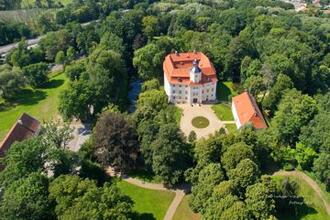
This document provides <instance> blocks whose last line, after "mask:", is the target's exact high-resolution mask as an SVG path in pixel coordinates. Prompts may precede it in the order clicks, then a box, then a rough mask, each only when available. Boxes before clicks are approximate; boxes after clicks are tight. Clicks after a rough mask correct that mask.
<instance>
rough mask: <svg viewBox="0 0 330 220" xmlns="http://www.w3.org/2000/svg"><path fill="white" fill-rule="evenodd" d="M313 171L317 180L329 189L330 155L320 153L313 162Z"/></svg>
mask: <svg viewBox="0 0 330 220" xmlns="http://www.w3.org/2000/svg"><path fill="white" fill-rule="evenodd" d="M313 171H314V172H315V174H316V176H317V178H318V179H319V180H321V181H322V182H323V183H324V184H325V185H326V187H327V190H329V189H330V155H329V154H328V153H321V154H320V155H319V157H318V158H317V159H316V160H315V161H314V167H313Z"/></svg>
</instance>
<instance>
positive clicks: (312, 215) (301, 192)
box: [277, 177, 329, 220]
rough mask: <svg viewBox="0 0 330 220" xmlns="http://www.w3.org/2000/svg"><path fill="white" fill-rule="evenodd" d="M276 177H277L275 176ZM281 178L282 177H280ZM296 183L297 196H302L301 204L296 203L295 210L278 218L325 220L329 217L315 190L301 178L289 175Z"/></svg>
mask: <svg viewBox="0 0 330 220" xmlns="http://www.w3.org/2000/svg"><path fill="white" fill-rule="evenodd" d="M277 178H278V177H277ZM281 178H283V177H281ZM289 178H290V179H292V180H294V181H295V182H296V183H297V184H298V196H301V197H303V198H304V203H303V204H301V205H300V204H298V205H297V211H296V213H297V214H295V210H292V212H291V213H290V214H288V213H286V214H283V215H282V216H279V217H280V218H279V219H288V220H291V219H292V220H298V219H299V220H323V219H324V220H325V219H329V216H328V215H327V213H326V211H325V208H324V205H323V202H322V200H321V199H320V198H319V197H318V196H317V194H316V193H315V191H314V190H313V189H312V188H311V187H310V186H309V185H308V184H307V183H306V182H305V181H304V180H303V179H301V178H299V177H289Z"/></svg>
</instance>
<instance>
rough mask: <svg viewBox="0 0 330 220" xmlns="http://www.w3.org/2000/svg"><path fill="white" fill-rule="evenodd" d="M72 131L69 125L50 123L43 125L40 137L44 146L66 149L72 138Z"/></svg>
mask: <svg viewBox="0 0 330 220" xmlns="http://www.w3.org/2000/svg"><path fill="white" fill-rule="evenodd" d="M72 131H73V129H72V128H70V125H69V124H68V123H61V122H60V121H49V122H45V123H43V125H42V127H41V130H40V132H39V135H40V136H41V137H42V141H43V142H44V144H47V145H55V146H56V147H58V148H63V149H65V148H66V147H67V144H68V142H69V141H70V140H71V138H72V136H71V133H72Z"/></svg>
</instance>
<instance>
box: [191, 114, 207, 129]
mask: <svg viewBox="0 0 330 220" xmlns="http://www.w3.org/2000/svg"><path fill="white" fill-rule="evenodd" d="M191 124H192V125H193V126H194V127H195V128H206V127H207V126H209V124H210V121H209V120H208V119H207V118H205V117H203V116H198V117H195V118H193V119H192V121H191Z"/></svg>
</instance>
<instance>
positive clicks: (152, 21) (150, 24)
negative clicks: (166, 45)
mask: <svg viewBox="0 0 330 220" xmlns="http://www.w3.org/2000/svg"><path fill="white" fill-rule="evenodd" d="M142 26H143V33H144V34H145V35H146V36H147V37H148V39H149V40H152V38H153V37H154V36H156V35H158V33H159V24H158V18H157V17H155V16H146V17H143V19H142Z"/></svg>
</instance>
